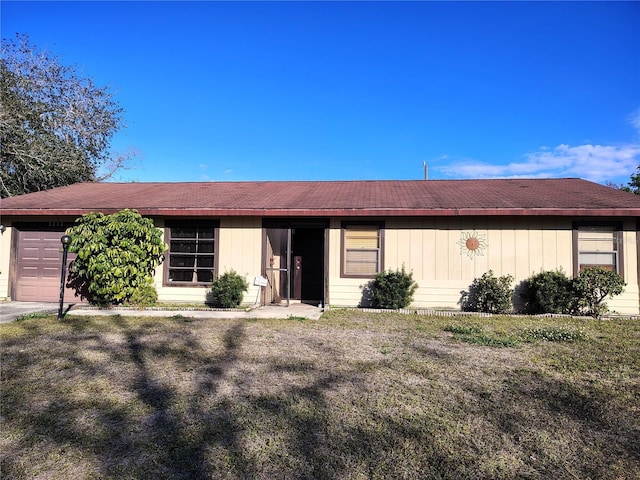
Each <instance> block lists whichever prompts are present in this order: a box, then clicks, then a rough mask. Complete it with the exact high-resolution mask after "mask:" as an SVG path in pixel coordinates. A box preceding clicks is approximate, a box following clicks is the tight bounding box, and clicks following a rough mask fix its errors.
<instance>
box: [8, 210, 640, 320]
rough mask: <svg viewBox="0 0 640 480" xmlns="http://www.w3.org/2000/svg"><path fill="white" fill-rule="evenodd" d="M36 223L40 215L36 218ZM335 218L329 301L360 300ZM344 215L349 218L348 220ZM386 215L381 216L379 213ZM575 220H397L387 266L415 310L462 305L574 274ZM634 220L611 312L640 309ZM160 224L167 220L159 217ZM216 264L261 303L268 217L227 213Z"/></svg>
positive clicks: (185, 296) (178, 292) (169, 298)
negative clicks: (490, 280)
mask: <svg viewBox="0 0 640 480" xmlns="http://www.w3.org/2000/svg"><path fill="white" fill-rule="evenodd" d="M33 220H34V221H37V220H40V219H33ZM342 220H343V219H340V218H334V219H331V222H330V228H329V235H328V242H329V243H328V251H329V255H328V258H327V259H326V262H327V265H328V285H329V292H328V293H329V304H330V305H332V306H357V305H358V304H359V303H360V301H361V299H362V288H363V287H364V286H365V285H366V284H367V282H368V281H369V280H368V279H357V278H356V279H353V278H341V276H340V260H341V259H340V251H341V248H342V245H341V221H342ZM344 220H346V219H344ZM378 220H380V219H378ZM573 220H574V219H569V218H548V217H515V218H514V217H477V218H441V217H425V218H393V219H387V220H385V232H384V235H385V240H384V267H385V268H386V269H396V268H400V267H402V265H403V264H404V265H405V267H406V269H407V270H410V271H412V272H413V277H414V279H415V280H416V281H417V282H418V284H419V289H418V290H417V292H416V295H415V297H414V304H413V306H414V307H416V308H451V309H458V308H459V305H458V302H459V300H460V292H461V291H463V290H467V289H468V287H469V285H470V284H471V282H472V281H473V279H474V278H477V277H479V276H481V275H482V274H483V273H485V272H487V271H489V270H493V272H494V273H495V275H498V276H499V275H506V274H510V275H513V276H514V277H515V282H514V286H515V285H517V284H519V283H520V282H521V281H522V280H524V279H526V278H528V277H529V276H531V275H532V274H534V273H537V272H539V271H542V270H554V269H556V268H562V269H563V270H564V271H565V272H566V273H567V274H568V275H571V274H572V272H573V239H572V226H573ZM635 222H636V219H635V218H628V219H626V220H625V221H624V232H623V248H624V254H623V262H624V276H625V281H626V283H627V286H626V287H625V292H624V293H623V294H622V295H620V296H617V297H615V298H614V299H611V300H609V301H608V305H609V308H610V309H611V310H612V311H615V312H618V313H622V314H631V315H634V314H635V315H637V314H638V313H640V305H639V298H640V292H639V291H638V268H639V266H638V258H637V257H638V241H639V240H638V238H637V233H636V224H635ZM156 225H157V226H158V227H159V228H163V227H164V221H163V220H161V219H160V220H156ZM5 226H7V229H6V231H5V232H4V233H3V234H2V235H0V300H4V299H7V298H8V297H9V295H10V292H9V274H10V258H11V250H12V245H11V241H12V237H13V235H12V234H13V232H12V230H13V229H12V227H11V222H8V221H7V223H5ZM471 235H474V236H476V237H477V238H478V240H479V242H480V250H479V254H477V255H472V256H469V255H468V252H467V250H466V249H465V248H464V246H463V245H464V240H465V239H466V238H468V237H469V236H471ZM218 242H219V246H218V269H219V272H221V273H224V272H225V271H229V270H231V269H233V270H235V271H236V272H237V273H239V274H240V275H244V276H245V278H246V279H247V282H248V283H249V285H250V287H249V291H248V292H247V293H246V294H245V297H244V303H246V304H253V303H254V302H255V301H256V298H257V295H258V292H259V287H256V286H254V285H253V279H254V277H255V276H258V275H260V272H261V261H262V259H261V257H262V219H261V218H260V217H236V218H222V219H221V220H220V229H219V238H218ZM163 278H164V267H163V266H162V265H161V266H160V267H159V268H158V269H157V270H156V275H155V284H156V288H157V291H158V297H159V299H160V300H161V301H163V302H188V303H203V302H204V301H205V300H206V294H207V288H205V287H195V288H193V287H166V286H163Z"/></svg>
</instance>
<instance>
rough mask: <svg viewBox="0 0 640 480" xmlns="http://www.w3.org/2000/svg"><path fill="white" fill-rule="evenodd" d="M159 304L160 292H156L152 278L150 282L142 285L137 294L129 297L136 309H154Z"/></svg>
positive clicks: (130, 302)
mask: <svg viewBox="0 0 640 480" xmlns="http://www.w3.org/2000/svg"><path fill="white" fill-rule="evenodd" d="M157 302H158V292H157V291H156V287H155V285H154V284H153V280H152V279H151V278H150V279H149V281H148V282H147V283H146V284H144V285H141V286H140V287H138V288H137V289H136V291H135V292H133V294H132V295H131V297H129V302H128V303H129V304H130V305H132V306H134V307H140V308H145V307H153V306H154V305H155V304H156V303H157Z"/></svg>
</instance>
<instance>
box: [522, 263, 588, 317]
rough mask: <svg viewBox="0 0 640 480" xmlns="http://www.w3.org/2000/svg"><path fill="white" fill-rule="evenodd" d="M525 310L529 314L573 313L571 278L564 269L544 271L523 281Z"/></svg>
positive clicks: (573, 301)
mask: <svg viewBox="0 0 640 480" xmlns="http://www.w3.org/2000/svg"><path fill="white" fill-rule="evenodd" d="M523 289H524V293H523V294H522V295H521V297H522V299H523V300H524V311H525V313H529V314H533V315H536V314H541V313H571V312H573V311H575V307H576V305H575V300H574V297H575V296H574V294H573V288H572V285H571V279H570V278H569V277H567V276H566V275H565V273H564V272H563V271H562V270H553V271H542V272H540V273H537V274H535V275H533V276H531V277H530V278H528V279H527V280H525V281H524V282H523Z"/></svg>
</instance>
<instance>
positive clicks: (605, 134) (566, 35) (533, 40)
mask: <svg viewBox="0 0 640 480" xmlns="http://www.w3.org/2000/svg"><path fill="white" fill-rule="evenodd" d="M0 8H1V14H2V18H1V27H2V37H3V38H7V37H11V36H13V35H14V33H16V32H19V33H26V34H28V35H29V37H30V39H31V42H32V43H34V44H36V45H37V46H38V47H40V48H41V49H46V50H49V51H51V52H53V53H55V54H56V55H58V56H59V57H60V58H61V59H62V61H63V63H65V64H71V65H76V67H77V68H78V70H80V71H81V72H82V73H83V74H85V75H87V76H90V77H92V78H93V79H94V80H95V82H96V83H97V84H98V85H100V86H105V85H109V86H110V87H111V88H112V90H113V91H114V92H115V100H116V101H117V102H118V103H119V104H120V105H121V106H122V107H123V108H124V109H125V122H126V124H127V128H126V129H124V130H122V131H121V132H120V133H118V134H117V136H116V137H115V138H114V140H113V144H112V146H113V148H114V151H116V152H121V151H125V150H127V149H129V148H135V149H136V150H137V151H138V152H139V159H138V160H137V161H136V162H134V163H133V164H132V167H133V168H131V169H129V170H126V171H122V172H121V173H120V174H119V175H118V176H117V178H116V179H117V180H121V181H237V180H341V179H345V180H368V179H421V178H423V175H424V174H423V162H425V161H426V162H427V164H428V167H429V178H431V179H454V178H496V177H500V178H505V177H528V178H534V177H580V178H586V179H589V180H594V181H596V182H600V183H605V182H615V183H623V184H626V183H628V181H629V178H630V175H631V174H632V173H635V171H636V167H637V166H638V164H640V3H639V2H497V3H494V2H470V3H467V2H406V3H405V2H146V1H143V2H123V1H114V2H55V1H47V2H12V1H3V2H2V3H1V7H0Z"/></svg>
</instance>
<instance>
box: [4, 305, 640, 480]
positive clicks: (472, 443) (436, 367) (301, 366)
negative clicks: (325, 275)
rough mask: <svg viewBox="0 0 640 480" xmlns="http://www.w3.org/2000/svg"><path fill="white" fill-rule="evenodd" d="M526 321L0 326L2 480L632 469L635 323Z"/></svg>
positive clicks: (505, 474) (589, 473)
mask: <svg viewBox="0 0 640 480" xmlns="http://www.w3.org/2000/svg"><path fill="white" fill-rule="evenodd" d="M533 322H534V321H533V320H531V319H523V318H509V317H492V318H482V319H479V318H478V319H474V321H473V325H476V326H480V328H481V337H474V338H475V340H474V338H465V337H460V336H458V335H457V334H456V333H454V332H455V331H461V332H465V331H466V330H465V329H464V328H459V329H458V330H456V329H454V328H452V326H451V325H450V323H451V322H450V319H447V318H445V317H424V316H412V315H396V314H366V313H363V312H340V311H337V312H332V313H330V314H326V315H325V316H324V317H323V318H322V319H320V320H319V321H309V320H299V319H289V320H253V321H238V320H222V321H221V320H192V319H185V318H181V317H176V318H171V319H149V318H147V319H143V318H132V317H121V316H117V315H116V316H113V317H106V318H105V317H93V318H86V317H81V318H73V317H69V318H68V319H66V320H65V321H64V322H63V323H57V322H56V321H55V319H54V317H48V318H37V319H25V320H23V321H21V322H14V323H12V324H5V325H0V338H1V339H2V391H1V394H2V415H3V418H2V440H1V443H0V451H1V452H2V453H1V455H2V472H1V474H0V476H1V477H2V478H7V479H22V478H39V479H45V478H46V479H49V478H52V479H66V478H69V479H84V478H114V479H115V478H118V479H120V478H131V479H134V478H140V479H148V478H163V479H247V478H264V479H272V478H280V479H289V478H290V479H304V478H308V479H323V478H327V479H328V478H331V479H347V478H348V479H370V478H429V479H457V478H460V479H463V478H465V479H466V478H479V479H512V478H540V479H542V478H545V479H547V478H555V479H563V478H567V479H576V478H580V479H589V478H592V479H632V478H640V477H639V476H638V471H639V467H640V447H639V446H640V420H639V418H640V385H639V384H638V378H639V377H640V375H639V374H640V325H639V324H638V322H637V321H636V322H631V321H623V320H620V321H595V320H584V319H581V320H571V319H560V320H545V321H544V322H545V324H544V332H547V333H545V335H547V334H548V332H555V331H560V332H567V331H569V332H575V331H578V330H579V331H580V332H581V334H580V336H579V339H578V340H576V341H574V342H562V343H560V342H547V341H542V340H539V339H534V340H532V339H531V338H530V337H527V335H524V334H523V332H531V328H532V324H533ZM458 323H460V322H458ZM463 323H464V321H463ZM538 323H539V322H538ZM458 326H459V325H458ZM456 328H458V327H456ZM469 331H471V332H472V333H473V332H475V333H478V331H477V329H476V328H472V329H469ZM478 338H480V340H478ZM482 338H490V339H492V340H491V341H490V342H489V344H490V345H516V346H515V347H507V348H497V347H491V346H485V345H482ZM496 339H497V340H498V341H496ZM500 339H507V340H509V341H508V342H501V341H500ZM479 343H480V344H479Z"/></svg>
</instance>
